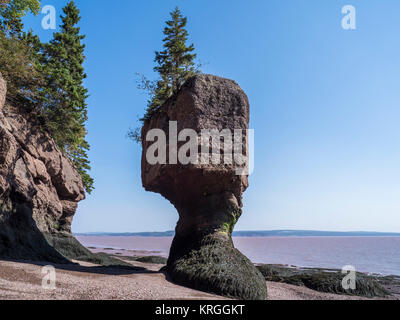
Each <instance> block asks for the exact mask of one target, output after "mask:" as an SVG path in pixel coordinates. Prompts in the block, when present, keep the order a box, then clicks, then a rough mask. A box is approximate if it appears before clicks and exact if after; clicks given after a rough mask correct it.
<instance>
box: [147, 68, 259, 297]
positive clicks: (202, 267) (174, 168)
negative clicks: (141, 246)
mask: <svg viewBox="0 0 400 320" xmlns="http://www.w3.org/2000/svg"><path fill="white" fill-rule="evenodd" d="M170 121H176V125H177V132H178V133H179V132H181V131H182V130H183V129H192V130H194V131H195V132H196V133H197V138H196V139H197V142H198V144H199V147H198V149H200V152H198V153H197V155H196V156H195V157H194V158H196V159H197V160H198V161H194V158H192V160H193V161H191V162H190V163H189V164H182V163H180V162H179V161H177V164H174V163H175V161H174V157H173V156H172V157H171V154H170V152H171V150H174V149H175V150H178V149H179V150H180V148H181V147H182V146H183V145H184V144H185V143H186V141H187V140H185V141H181V142H179V143H178V144H177V146H174V139H175V137H173V135H175V131H174V130H172V131H171V123H170ZM248 123H249V102H248V99H247V96H246V95H245V93H244V92H243V91H242V90H241V88H240V87H239V86H238V85H237V84H236V83H235V82H234V81H232V80H228V79H223V78H219V77H216V76H212V75H199V76H195V77H193V78H192V79H190V80H189V81H188V82H187V83H186V84H185V85H184V86H183V88H182V89H181V90H180V92H179V93H178V94H177V95H176V96H175V97H173V98H171V99H170V100H169V101H167V102H166V103H165V105H164V106H163V107H162V108H161V111H158V112H157V113H155V114H154V115H153V116H152V117H151V119H150V120H147V121H145V123H144V126H143V128H142V137H143V142H142V144H143V155H142V182H143V186H144V188H145V189H146V190H147V191H153V192H157V193H160V194H161V195H162V196H164V197H165V198H166V199H168V200H169V201H170V202H171V203H172V204H173V205H174V206H175V208H176V209H177V211H178V213H179V221H178V223H177V226H176V233H175V238H174V240H173V243H172V247H171V250H170V255H169V259H168V264H167V272H168V275H169V276H170V277H171V279H172V280H173V281H175V282H177V283H179V284H183V285H186V286H189V287H193V288H195V289H200V290H205V291H211V292H214V293H217V294H222V295H225V296H229V297H238V298H242V299H265V298H266V284H265V280H264V279H263V277H262V275H261V274H260V272H259V271H258V270H257V269H256V268H255V267H254V266H253V264H252V263H251V262H250V261H249V260H248V259H247V258H246V257H245V256H244V255H242V254H241V253H240V252H239V251H238V250H237V249H235V248H234V245H233V242H232V238H231V236H232V231H233V228H234V226H235V224H236V222H237V220H238V219H239V217H240V216H241V214H242V194H243V192H244V191H245V190H246V188H247V187H248V177H247V175H241V174H238V172H239V170H240V169H243V168H245V166H246V163H239V164H237V163H236V162H235V161H233V162H232V163H229V161H228V162H224V161H223V160H222V159H223V156H221V157H219V156H218V157H217V158H219V159H220V163H218V161H215V162H211V160H210V161H209V162H208V163H207V162H206V161H203V162H201V161H200V159H204V156H207V152H205V150H206V148H204V149H202V148H201V146H204V145H205V141H209V140H208V139H206V140H204V139H201V137H200V136H201V135H200V134H201V132H202V130H212V129H217V130H218V131H219V132H222V130H226V129H229V130H230V132H231V133H233V132H234V130H239V131H240V132H241V133H242V134H243V138H242V140H243V141H244V142H245V143H244V144H243V153H244V154H247V143H246V141H247V131H246V129H248ZM152 129H161V130H162V132H164V133H165V135H166V154H167V161H166V163H157V164H154V163H153V162H152V161H149V159H148V156H149V152H150V151H151V150H152V148H153V146H154V142H153V141H147V139H146V137H147V134H148V133H149V132H150V130H152ZM232 141H233V139H232ZM216 143H217V142H216V141H212V142H211V143H210V145H211V146H216V145H215V144H216ZM225 146H227V147H228V148H227V149H225ZM231 149H232V148H229V144H225V140H224V139H221V140H220V145H219V147H218V145H217V146H216V148H215V150H218V151H221V150H230V151H232V150H231ZM192 150H193V149H192ZM211 150H212V149H210V152H211ZM212 152H214V154H217V153H216V152H215V151H212ZM178 154H179V151H178ZM211 156H213V154H211Z"/></svg>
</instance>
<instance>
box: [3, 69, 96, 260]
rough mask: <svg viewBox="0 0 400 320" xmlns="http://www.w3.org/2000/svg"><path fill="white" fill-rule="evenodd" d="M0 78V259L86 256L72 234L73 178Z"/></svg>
mask: <svg viewBox="0 0 400 320" xmlns="http://www.w3.org/2000/svg"><path fill="white" fill-rule="evenodd" d="M6 92H7V86H6V83H5V81H4V79H3V78H2V77H1V74H0V258H1V259H21V260H42V261H53V262H63V263H65V262H68V260H67V259H66V258H71V259H72V258H77V257H78V256H85V255H88V254H90V253H88V252H87V250H86V249H85V248H83V247H82V246H81V245H80V244H79V243H78V242H77V241H76V240H75V238H74V237H73V236H72V234H71V223H72V218H73V216H74V214H75V211H76V209H77V205H78V202H79V201H81V200H83V199H84V198H85V191H84V188H83V185H82V180H81V178H80V176H79V174H78V173H77V172H76V170H75V169H74V167H73V165H72V163H71V161H70V160H69V159H68V158H67V157H66V156H64V155H63V154H62V152H60V151H59V149H58V148H57V146H56V144H55V142H54V141H53V139H51V137H50V136H49V135H48V134H46V133H44V131H43V130H41V129H40V126H37V125H34V124H33V123H34V121H30V120H29V116H28V115H26V114H24V111H23V109H22V108H19V107H18V106H12V105H10V104H9V103H7V101H6Z"/></svg>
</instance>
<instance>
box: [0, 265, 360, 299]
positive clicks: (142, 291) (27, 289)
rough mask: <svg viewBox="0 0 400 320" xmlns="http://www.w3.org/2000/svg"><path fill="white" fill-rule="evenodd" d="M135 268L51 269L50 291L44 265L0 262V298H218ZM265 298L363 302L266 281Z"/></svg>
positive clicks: (143, 267) (155, 267)
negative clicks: (53, 271)
mask: <svg viewBox="0 0 400 320" xmlns="http://www.w3.org/2000/svg"><path fill="white" fill-rule="evenodd" d="M130 263H132V264H133V265H134V266H137V267H140V270H137V271H134V270H127V269H117V268H106V267H99V266H95V265H93V264H89V263H82V262H80V264H79V265H76V266H71V265H54V267H55V269H56V288H55V289H45V288H43V287H42V279H43V277H44V274H42V273H41V272H42V267H43V266H44V265H45V264H38V263H23V262H13V261H0V299H2V300H5V299H11V300H14V299H29V300H170V299H172V300H187V299H190V300H216V299H225V298H223V297H220V296H217V295H212V294H208V293H205V292H201V291H196V290H192V289H189V288H185V287H181V286H178V285H175V284H173V283H171V282H169V281H168V280H166V278H165V275H164V274H163V273H160V272H159V271H158V270H159V269H160V267H161V265H155V264H145V263H140V262H130ZM267 286H268V293H269V298H268V299H269V300H367V299H365V298H360V297H353V296H344V295H336V294H327V293H320V292H316V291H313V290H310V289H307V288H304V287H298V286H293V285H288V284H283V283H274V282H267Z"/></svg>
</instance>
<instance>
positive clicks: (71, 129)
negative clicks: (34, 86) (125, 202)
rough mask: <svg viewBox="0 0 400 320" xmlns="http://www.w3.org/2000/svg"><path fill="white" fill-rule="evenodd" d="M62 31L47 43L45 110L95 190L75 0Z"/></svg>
mask: <svg viewBox="0 0 400 320" xmlns="http://www.w3.org/2000/svg"><path fill="white" fill-rule="evenodd" d="M63 12H64V16H61V19H62V25H61V31H60V32H58V33H55V34H54V37H53V39H52V40H51V41H50V43H49V44H48V45H46V46H45V49H44V51H45V58H46V62H45V64H44V70H43V72H44V74H45V77H46V85H45V86H44V88H43V92H42V100H43V114H44V116H45V122H46V125H47V127H48V129H49V131H50V132H51V133H52V135H53V137H54V139H55V140H56V142H57V143H58V145H59V146H60V148H61V149H62V150H63V151H64V152H65V153H66V154H67V155H68V156H69V157H70V158H71V160H72V161H73V163H74V165H75V167H76V168H77V170H78V171H79V173H80V174H81V176H82V181H83V184H84V186H85V189H86V191H87V192H89V193H90V192H91V191H92V190H93V179H92V178H91V177H90V176H89V174H88V171H89V170H90V166H89V161H88V157H87V150H89V144H88V143H87V141H86V139H85V137H86V134H87V132H86V129H85V122H86V120H87V104H86V98H87V97H88V91H87V89H86V88H85V87H84V85H83V80H84V79H85V78H86V74H85V72H84V68H83V66H82V65H83V62H84V60H85V55H84V49H85V45H84V44H82V40H83V39H84V38H85V36H84V35H81V34H80V28H79V27H77V26H76V25H77V24H78V23H79V21H80V19H81V18H80V16H79V9H78V8H77V6H76V5H75V2H74V1H73V0H71V1H70V2H69V3H68V4H67V5H66V7H64V8H63Z"/></svg>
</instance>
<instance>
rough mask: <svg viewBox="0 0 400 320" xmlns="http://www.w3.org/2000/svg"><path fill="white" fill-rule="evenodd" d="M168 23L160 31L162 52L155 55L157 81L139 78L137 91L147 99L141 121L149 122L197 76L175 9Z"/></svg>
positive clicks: (191, 47) (183, 20) (182, 19)
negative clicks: (140, 91)
mask: <svg viewBox="0 0 400 320" xmlns="http://www.w3.org/2000/svg"><path fill="white" fill-rule="evenodd" d="M170 15H171V20H168V21H166V27H165V29H164V35H165V38H164V39H163V42H164V45H163V46H164V50H163V51H160V52H159V51H156V53H155V55H156V56H155V59H154V61H155V62H156V66H155V67H154V71H155V72H157V73H158V75H159V79H158V80H156V81H150V80H148V79H147V78H145V77H142V79H141V82H140V84H139V88H140V89H143V90H145V91H147V92H148V93H149V95H150V100H149V101H148V105H147V110H146V114H145V115H144V117H143V119H142V120H146V119H150V118H151V116H152V115H153V113H154V112H156V111H157V110H159V109H160V107H161V106H162V105H163V104H164V102H165V101H166V100H168V99H169V98H170V97H172V96H173V95H174V94H175V93H177V92H178V91H179V89H180V88H181V86H182V85H183V84H184V83H185V82H186V80H188V79H189V78H190V77H192V76H194V75H195V74H198V73H199V70H198V67H197V66H195V63H194V60H195V58H196V54H194V53H193V52H194V45H193V44H191V45H189V46H188V45H187V44H186V42H187V40H188V32H187V30H186V29H185V27H186V24H187V18H186V17H183V16H182V14H181V12H180V10H179V9H178V7H176V8H175V10H174V11H172V12H171V13H170Z"/></svg>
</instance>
